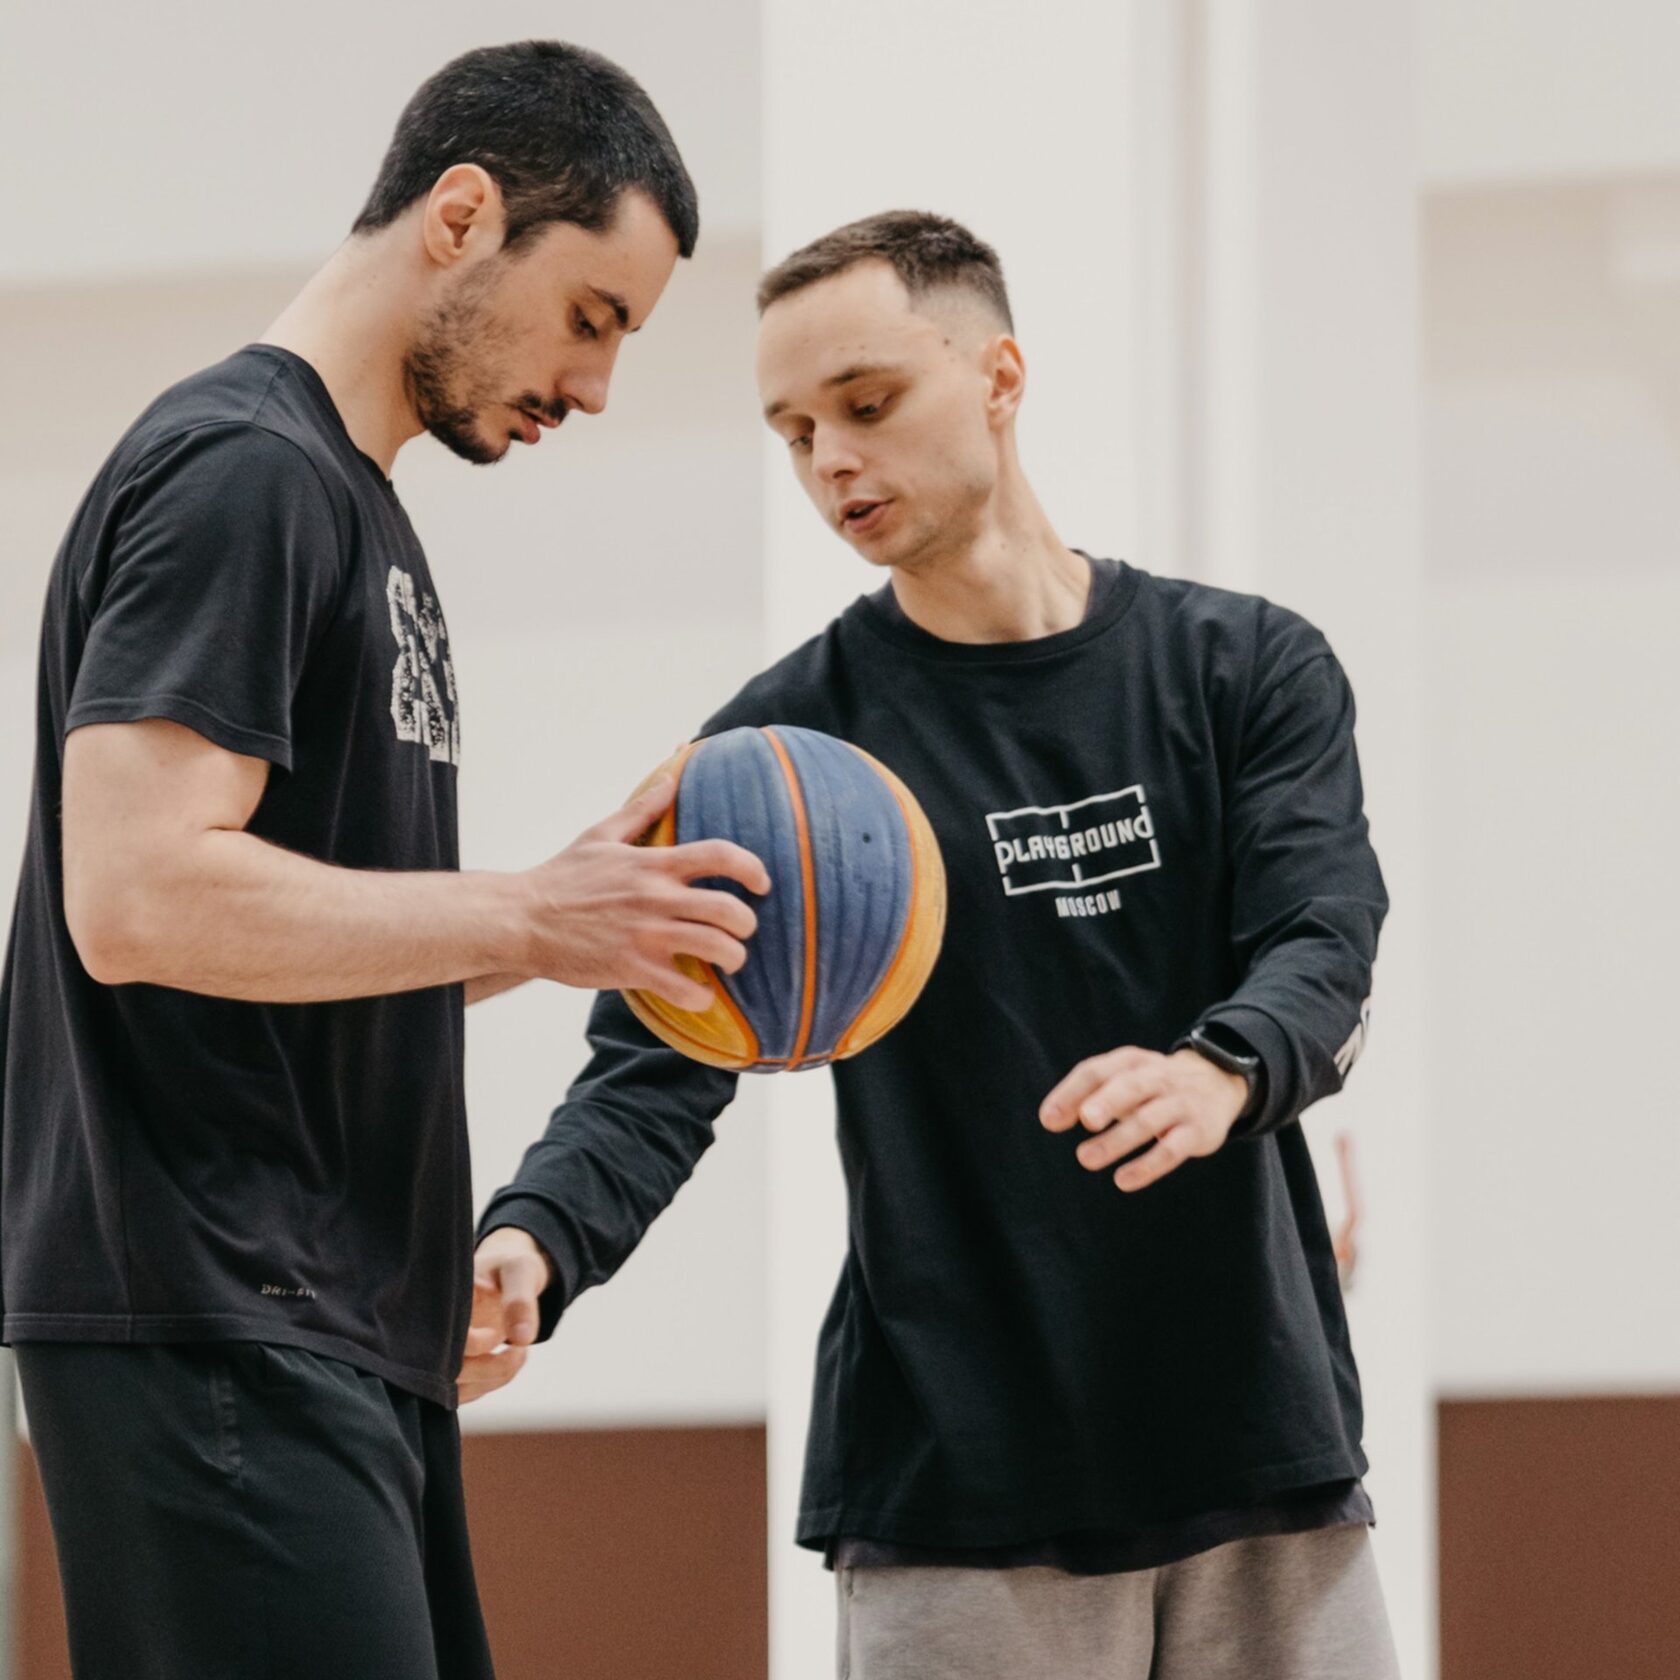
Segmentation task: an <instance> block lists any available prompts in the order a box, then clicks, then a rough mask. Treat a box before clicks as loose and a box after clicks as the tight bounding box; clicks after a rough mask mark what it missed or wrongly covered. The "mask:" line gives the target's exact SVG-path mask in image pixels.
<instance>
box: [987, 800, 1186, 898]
mask: <svg viewBox="0 0 1680 1680" xmlns="http://www.w3.org/2000/svg"><path fill="white" fill-rule="evenodd" d="M986 831H987V833H988V834H989V835H990V836H991V842H992V855H993V857H994V858H995V859H996V860H997V866H998V874H999V876H1000V877H1001V879H1002V883H1003V891H1004V894H1005V896H1006V897H1009V898H1019V897H1021V896H1022V895H1023V894H1026V893H1041V892H1053V893H1057V894H1059V895H1062V896H1060V897H1058V898H1057V899H1056V901H1055V902H1056V914H1057V915H1059V916H1063V917H1086V916H1103V915H1108V914H1110V913H1112V912H1113V911H1116V910H1118V909H1119V908H1120V889H1119V888H1118V887H1117V886H1114V885H1112V883H1113V882H1116V881H1118V880H1120V879H1121V878H1122V877H1124V876H1127V875H1137V874H1140V873H1142V872H1143V871H1144V870H1149V869H1159V868H1160V867H1161V845H1160V842H1159V841H1158V840H1157V839H1156V836H1155V819H1154V816H1153V815H1152V813H1151V812H1150V809H1149V796H1148V795H1147V794H1146V793H1145V791H1144V788H1143V784H1142V783H1141V782H1140V783H1137V784H1136V785H1134V786H1132V787H1128V788H1121V789H1120V790H1119V791H1118V792H1115V793H1097V794H1092V795H1091V797H1090V798H1088V799H1079V800H1075V801H1074V802H1073V803H1072V804H1070V805H1023V806H1020V807H1018V808H1017V809H1016V810H1013V811H992V812H989V813H988V814H987V817H986ZM1099 887H1100V888H1103V890H1102V891H1096V890H1094V889H1096V888H1099Z"/></svg>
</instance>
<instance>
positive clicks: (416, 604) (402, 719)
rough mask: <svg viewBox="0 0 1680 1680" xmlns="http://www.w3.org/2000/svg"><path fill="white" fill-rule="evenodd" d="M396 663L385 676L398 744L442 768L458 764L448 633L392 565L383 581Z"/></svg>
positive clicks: (429, 602)
mask: <svg viewBox="0 0 1680 1680" xmlns="http://www.w3.org/2000/svg"><path fill="white" fill-rule="evenodd" d="M385 599H386V601H387V602H388V603H389V605H390V608H391V634H392V635H393V636H394V637H396V641H397V663H396V666H395V668H394V669H393V671H392V673H391V718H392V721H393V722H395V724H396V726H397V739H398V740H399V741H414V742H416V743H418V744H419V745H421V746H423V747H425V748H426V750H427V751H428V752H430V754H431V755H432V757H433V758H435V759H437V760H438V761H439V762H440V763H443V764H459V763H460V762H461V721H460V718H459V717H458V716H457V715H456V702H455V667H454V666H453V665H452V664H451V663H450V659H449V631H448V629H447V627H446V626H445V625H444V622H443V614H442V613H441V612H440V611H439V610H438V604H437V602H436V601H434V600H433V599H432V597H431V596H430V595H428V594H426V593H425V591H424V590H421V591H419V592H418V600H417V599H416V590H415V588H414V579H413V578H412V577H410V576H409V574H408V573H407V572H405V571H402V570H401V569H400V568H399V567H396V566H393V567H392V568H391V574H390V576H389V577H388V578H387V579H386V581H385Z"/></svg>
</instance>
